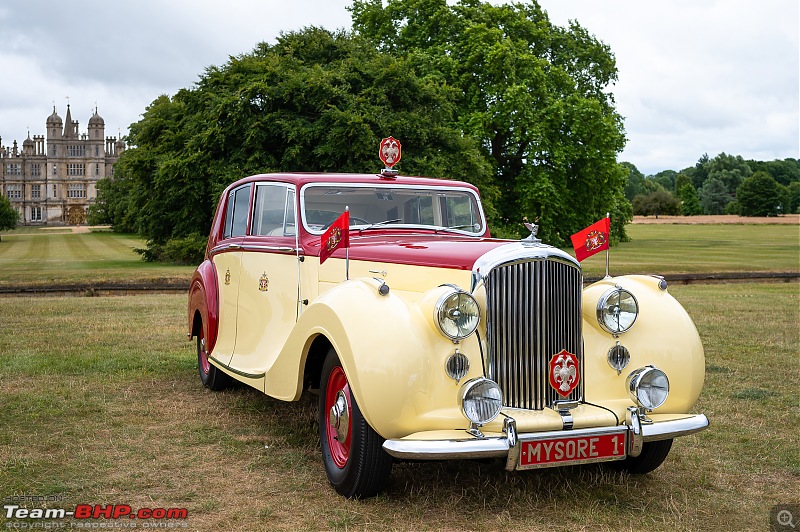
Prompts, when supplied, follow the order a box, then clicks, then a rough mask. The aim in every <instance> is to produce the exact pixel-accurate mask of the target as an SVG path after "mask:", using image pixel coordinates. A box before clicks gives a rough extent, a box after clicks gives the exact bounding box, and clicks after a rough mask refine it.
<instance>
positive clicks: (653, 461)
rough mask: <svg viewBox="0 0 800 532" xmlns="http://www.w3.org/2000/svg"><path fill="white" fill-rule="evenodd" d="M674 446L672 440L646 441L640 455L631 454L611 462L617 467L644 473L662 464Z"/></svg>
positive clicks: (640, 473)
mask: <svg viewBox="0 0 800 532" xmlns="http://www.w3.org/2000/svg"><path fill="white" fill-rule="evenodd" d="M671 448H672V440H671V439H670V440H658V441H651V442H646V443H645V444H644V445H643V446H642V453H641V454H640V455H639V456H635V457H634V456H629V457H628V458H626V459H625V460H620V461H619V462H611V464H613V466H614V467H615V468H617V469H621V470H623V471H627V472H628V473H632V474H634V475H643V474H645V473H649V472H650V471H653V470H654V469H656V468H657V467H658V466H660V465H661V464H662V463H663V462H664V460H665V459H666V458H667V455H668V454H669V450H670V449H671Z"/></svg>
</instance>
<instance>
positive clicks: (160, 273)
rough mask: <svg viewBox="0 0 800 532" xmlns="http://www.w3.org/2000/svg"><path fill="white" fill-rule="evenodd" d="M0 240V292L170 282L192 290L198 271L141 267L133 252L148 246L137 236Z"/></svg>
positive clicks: (38, 234) (33, 232) (6, 236)
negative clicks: (17, 288)
mask: <svg viewBox="0 0 800 532" xmlns="http://www.w3.org/2000/svg"><path fill="white" fill-rule="evenodd" d="M65 229H66V231H69V228H65ZM0 236H1V237H2V241H0V272H2V274H0V286H22V285H29V286H37V285H39V286H41V285H55V284H60V285H65V284H97V283H105V282H108V283H156V284H157V283H159V282H164V281H166V280H184V281H185V282H186V285H187V286H188V284H189V279H190V278H191V275H192V272H193V271H194V266H175V265H170V264H159V263H148V262H144V261H142V260H141V256H140V255H139V254H138V253H136V252H135V251H134V248H143V247H144V242H143V241H142V240H141V239H140V238H138V237H136V236H134V235H120V234H116V233H112V232H108V231H99V232H91V233H71V232H64V231H62V230H61V229H49V228H48V229H47V230H44V229H39V228H21V229H18V230H16V231H12V232H10V233H3V234H2V235H0Z"/></svg>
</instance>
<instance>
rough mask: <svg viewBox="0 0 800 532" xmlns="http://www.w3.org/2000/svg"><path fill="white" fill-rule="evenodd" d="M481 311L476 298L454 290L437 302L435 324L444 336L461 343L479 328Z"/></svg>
mask: <svg viewBox="0 0 800 532" xmlns="http://www.w3.org/2000/svg"><path fill="white" fill-rule="evenodd" d="M479 320H480V310H479V309H478V302H477V301H475V298H474V297H472V296H471V295H469V294H468V293H466V292H463V291H461V290H458V289H456V288H453V289H452V290H451V291H448V292H446V293H445V294H444V295H443V296H442V297H440V298H439V301H437V302H436V307H435V310H434V320H433V321H434V322H435V323H436V327H437V328H438V329H439V332H441V333H442V334H443V335H445V336H447V337H448V338H450V339H451V340H453V341H456V342H458V341H461V340H463V339H464V338H466V337H467V336H469V335H470V334H472V333H473V332H474V331H475V329H476V328H477V327H478V321H479Z"/></svg>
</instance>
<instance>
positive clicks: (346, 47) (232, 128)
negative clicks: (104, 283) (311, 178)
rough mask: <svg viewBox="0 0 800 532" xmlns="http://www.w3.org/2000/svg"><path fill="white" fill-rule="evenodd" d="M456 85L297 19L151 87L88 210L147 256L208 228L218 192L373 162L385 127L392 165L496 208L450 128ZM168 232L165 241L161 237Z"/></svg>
mask: <svg viewBox="0 0 800 532" xmlns="http://www.w3.org/2000/svg"><path fill="white" fill-rule="evenodd" d="M458 97H460V94H459V93H458V91H457V90H456V89H454V88H453V87H450V86H448V85H447V84H446V83H444V81H443V80H441V79H440V78H437V77H435V76H431V75H421V74H420V72H419V70H418V68H417V67H416V66H415V65H414V64H413V62H412V61H411V59H409V58H398V57H395V56H392V55H390V54H387V53H384V52H380V51H377V50H376V49H375V47H374V45H372V44H371V43H369V42H367V41H366V40H365V39H363V38H359V37H355V36H353V35H351V34H347V33H345V32H329V31H326V30H322V29H318V28H307V29H305V30H303V31H301V32H293V33H286V34H283V35H281V36H280V37H279V38H278V40H277V43H276V44H274V45H269V44H266V43H261V44H259V45H258V46H257V47H256V48H255V49H254V50H253V52H251V53H249V54H243V55H241V56H238V57H232V58H231V59H230V60H229V61H228V63H226V64H225V65H223V66H220V67H210V68H208V69H207V70H206V72H205V74H204V75H203V76H201V78H200V80H199V81H198V82H197V84H196V85H195V87H193V88H192V89H182V90H180V91H178V93H177V94H175V95H174V96H173V97H168V96H160V97H159V98H157V99H156V100H154V101H153V102H152V103H151V104H150V105H149V106H148V107H147V109H146V110H145V112H144V114H143V115H142V119H141V120H140V121H139V122H136V123H134V124H132V125H131V126H130V134H129V137H128V141H129V143H130V144H132V145H133V146H134V147H133V148H131V149H128V150H126V151H125V153H123V155H122V156H121V157H120V160H119V162H118V163H117V167H116V171H115V177H114V178H113V179H111V180H108V181H105V182H103V183H102V184H101V185H100V186H99V193H98V208H97V209H96V214H97V216H98V217H105V218H106V219H110V220H112V221H113V223H114V224H115V227H116V226H119V227H123V228H126V229H128V230H133V231H136V232H137V233H139V234H140V235H142V236H144V237H145V238H146V239H147V240H148V242H149V243H148V248H149V253H147V254H146V256H147V257H151V258H158V257H162V256H164V253H169V252H170V250H174V251H175V253H176V254H177V255H179V256H182V257H185V256H189V255H190V253H188V252H187V250H186V248H187V246H192V245H193V244H192V243H196V242H197V239H196V237H195V235H197V234H201V235H204V234H207V233H208V230H209V228H210V223H211V218H212V216H213V212H214V209H215V208H216V204H217V200H218V198H219V195H220V193H221V191H222V190H223V189H224V188H225V187H226V186H227V185H228V184H230V183H231V182H233V181H234V180H236V179H238V178H241V177H244V176H246V175H249V174H255V173H263V172H272V171H344V172H365V171H366V172H369V171H376V170H377V169H378V166H379V165H380V162H379V161H378V160H377V156H376V153H377V146H378V143H379V141H380V139H381V137H383V136H388V135H393V136H394V137H396V138H399V139H401V140H402V142H403V147H404V154H403V160H402V162H401V163H400V164H399V165H398V168H399V169H400V170H401V171H402V172H404V173H407V174H411V175H429V176H433V177H451V178H453V177H454V178H458V179H463V180H466V181H470V182H472V183H474V184H476V185H478V186H480V188H481V191H482V197H483V199H484V204H485V206H486V208H487V211H488V215H489V217H490V219H493V218H496V216H494V214H493V213H494V210H493V205H494V202H495V196H496V194H495V193H494V184H493V182H492V181H491V180H490V177H491V167H490V166H489V165H488V164H487V162H486V160H485V158H484V157H483V154H482V152H481V150H480V149H479V146H478V144H477V142H476V141H474V140H473V139H471V138H469V137H467V136H465V135H463V134H462V132H461V130H460V129H459V128H458V127H457V115H458V107H457V106H456V105H455V100H456V99H457V98H458ZM173 240H174V241H175V242H174V243H173V244H172V245H170V244H169V242H170V241H173Z"/></svg>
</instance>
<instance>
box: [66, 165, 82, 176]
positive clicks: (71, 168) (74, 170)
mask: <svg viewBox="0 0 800 532" xmlns="http://www.w3.org/2000/svg"><path fill="white" fill-rule="evenodd" d="M85 174H86V165H84V164H81V163H69V164H68V165H67V175H85Z"/></svg>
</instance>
